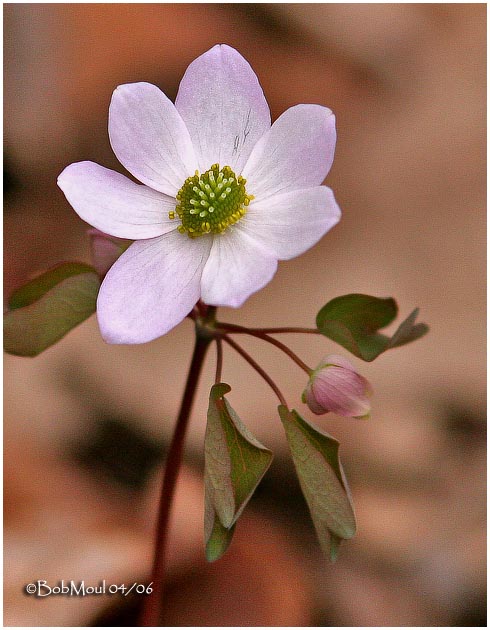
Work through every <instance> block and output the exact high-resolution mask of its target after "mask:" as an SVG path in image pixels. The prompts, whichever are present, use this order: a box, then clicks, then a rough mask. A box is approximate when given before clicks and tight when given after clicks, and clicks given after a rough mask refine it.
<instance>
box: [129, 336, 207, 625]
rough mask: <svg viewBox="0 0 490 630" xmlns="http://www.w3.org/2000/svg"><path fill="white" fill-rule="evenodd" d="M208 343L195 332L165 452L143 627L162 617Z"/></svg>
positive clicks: (160, 620)
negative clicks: (178, 490) (181, 478)
mask: <svg viewBox="0 0 490 630" xmlns="http://www.w3.org/2000/svg"><path fill="white" fill-rule="evenodd" d="M210 342H211V339H210V338H206V337H202V336H200V335H199V334H197V336H196V340H195V344H194V353H193V355H192V361H191V365H190V367H189V373H188V375H187V382H186V385H185V389H184V394H183V396H182V402H181V405H180V411H179V415H178V418H177V422H176V425H175V431H174V434H173V437H172V442H171V444H170V448H169V451H168V455H167V460H166V464H165V473H164V477H163V485H162V493H161V497H160V507H159V511H158V523H157V533H156V543H155V555H154V560H153V569H152V574H151V581H152V582H153V592H152V593H151V594H150V595H148V596H147V597H145V599H144V605H143V612H142V623H141V625H142V626H147V627H148V626H150V627H151V626H160V624H161V623H162V620H163V619H162V618H163V610H164V601H163V593H164V578H165V570H166V549H167V540H168V530H169V521H170V511H171V506H172V499H173V496H174V492H175V486H176V482H177V477H178V474H179V469H180V465H181V463H182V455H183V451H184V440H185V434H186V429H187V425H188V422H189V417H190V413H191V409H192V404H193V402H194V397H195V393H196V389H197V384H198V381H199V376H200V373H201V369H202V366H203V363H204V358H205V356H206V351H207V349H208V346H209V344H210Z"/></svg>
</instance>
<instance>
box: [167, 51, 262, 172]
mask: <svg viewBox="0 0 490 630" xmlns="http://www.w3.org/2000/svg"><path fill="white" fill-rule="evenodd" d="M175 106H176V108H177V110H178V111H179V113H180V115H181V116H182V118H183V119H184V121H185V123H186V125H187V128H188V129H189V133H190V135H191V138H192V142H193V145H194V149H195V151H196V154H197V157H198V160H199V169H200V171H201V172H202V171H206V170H208V169H209V167H210V166H211V165H212V164H215V163H218V164H219V165H220V166H230V167H231V168H232V170H234V171H235V173H236V174H237V175H238V174H239V173H240V172H241V170H242V168H243V166H244V165H245V162H246V161H247V159H248V156H249V155H250V152H251V150H252V148H253V146H254V145H255V143H256V142H257V140H258V139H259V138H260V137H261V136H262V135H263V134H264V133H265V132H266V131H267V130H268V129H269V128H270V124H271V119H270V113H269V107H268V105H267V101H266V100H265V97H264V93H263V92H262V88H261V87H260V84H259V82H258V79H257V76H256V75H255V73H254V71H253V70H252V68H251V67H250V65H249V64H248V62H247V61H245V59H244V58H243V57H242V56H241V55H240V54H239V53H238V52H237V51H236V50H234V49H233V48H230V47H229V46H226V45H218V46H214V47H213V48H211V50H208V52H206V53H204V54H203V55H201V56H200V57H198V58H197V59H196V60H195V61H193V62H192V63H191V64H190V66H189V67H188V68H187V70H186V72H185V74H184V77H183V79H182V82H181V84H180V88H179V93H178V94H177V99H176V101H175Z"/></svg>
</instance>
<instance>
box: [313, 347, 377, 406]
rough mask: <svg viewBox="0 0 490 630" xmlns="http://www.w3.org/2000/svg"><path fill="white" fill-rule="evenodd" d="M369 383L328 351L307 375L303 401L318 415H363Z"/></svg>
mask: <svg viewBox="0 0 490 630" xmlns="http://www.w3.org/2000/svg"><path fill="white" fill-rule="evenodd" d="M371 394H372V389H371V385H370V384H369V382H368V381H367V380H366V379H365V378H364V377H363V376H361V375H360V374H358V373H357V372H356V371H355V369H354V367H353V366H352V365H351V363H349V361H347V359H344V357H341V356H338V355H335V354H330V355H328V356H327V357H325V359H323V361H322V362H321V363H320V364H319V365H318V367H317V368H316V370H315V371H314V372H313V374H312V375H311V376H310V380H309V382H308V385H307V387H306V389H305V391H304V392H303V396H302V399H303V402H304V403H306V404H307V405H308V407H309V408H310V409H311V411H312V412H313V413H316V414H318V415H320V414H323V413H328V412H329V411H332V412H333V413H336V414H338V415H339V416H347V417H351V418H365V417H367V416H369V414H370V412H371V404H370V402H369V396H371Z"/></svg>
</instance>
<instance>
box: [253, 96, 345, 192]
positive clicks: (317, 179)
mask: <svg viewBox="0 0 490 630" xmlns="http://www.w3.org/2000/svg"><path fill="white" fill-rule="evenodd" d="M335 140H336V132H335V116H334V115H333V114H332V112H331V111H330V110H329V109H328V108H327V107H321V106H320V105H296V106H295V107H291V108H290V109H288V110H286V111H285V112H284V114H282V116H280V117H279V118H278V119H277V120H276V121H275V123H274V124H273V125H272V127H271V129H270V131H268V132H267V133H266V134H265V135H264V136H262V138H261V139H260V140H259V141H258V142H257V144H256V145H255V147H254V149H253V151H252V153H251V155H250V157H249V159H248V161H247V163H246V165H245V168H244V169H243V173H242V174H243V176H244V177H245V178H246V179H247V192H248V193H249V194H252V195H255V197H256V198H257V199H260V200H262V199H264V198H266V197H270V196H271V195H274V194H277V193H283V192H288V191H291V190H298V189H302V188H310V187H312V186H319V185H320V184H321V183H322V182H323V180H324V179H325V177H326V176H327V173H328V171H329V170H330V167H331V165H332V161H333V156H334V152H335Z"/></svg>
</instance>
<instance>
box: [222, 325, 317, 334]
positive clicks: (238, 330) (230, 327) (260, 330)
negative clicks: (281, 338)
mask: <svg viewBox="0 0 490 630" xmlns="http://www.w3.org/2000/svg"><path fill="white" fill-rule="evenodd" d="M218 328H223V329H224V330H226V331H228V332H236V333H248V334H250V333H263V334H266V335H272V334H279V333H304V334H309V335H321V334H322V333H321V332H320V331H319V330H318V329H317V328H299V327H297V326H288V327H286V328H284V327H280V328H245V326H237V325H236V324H225V323H221V322H220V323H219V325H218Z"/></svg>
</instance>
